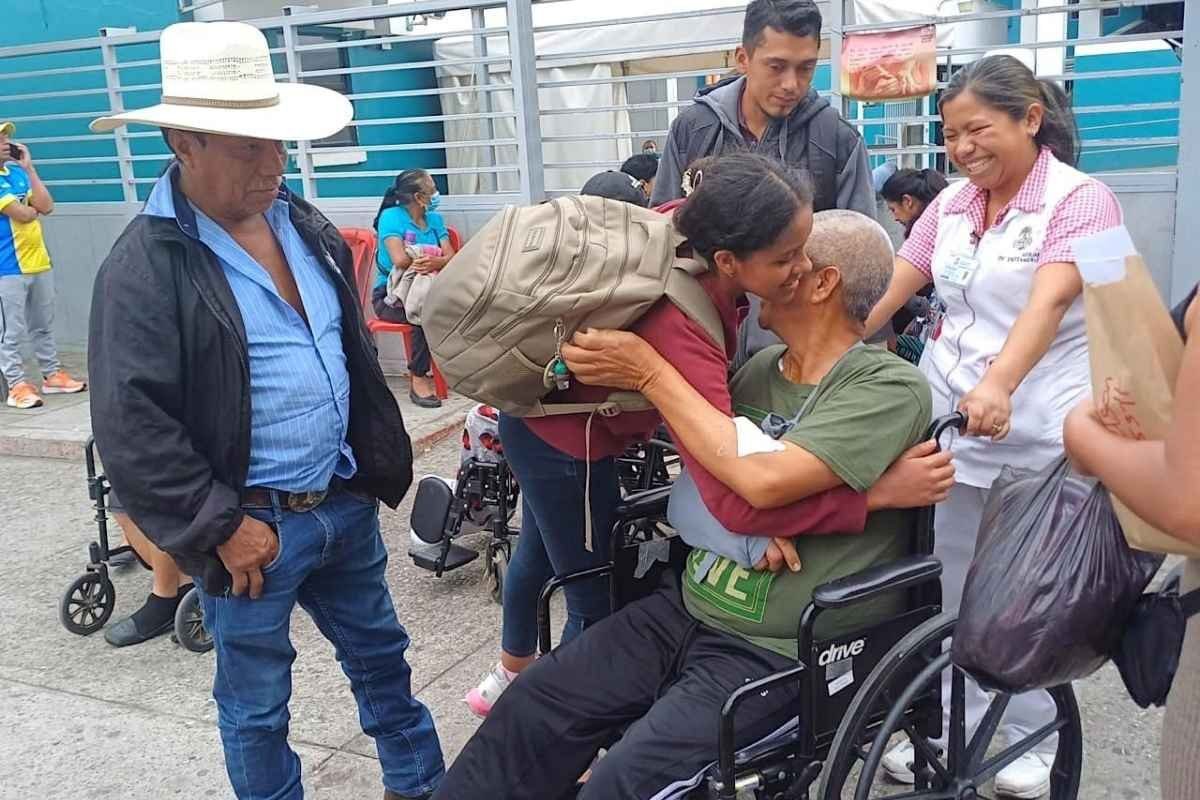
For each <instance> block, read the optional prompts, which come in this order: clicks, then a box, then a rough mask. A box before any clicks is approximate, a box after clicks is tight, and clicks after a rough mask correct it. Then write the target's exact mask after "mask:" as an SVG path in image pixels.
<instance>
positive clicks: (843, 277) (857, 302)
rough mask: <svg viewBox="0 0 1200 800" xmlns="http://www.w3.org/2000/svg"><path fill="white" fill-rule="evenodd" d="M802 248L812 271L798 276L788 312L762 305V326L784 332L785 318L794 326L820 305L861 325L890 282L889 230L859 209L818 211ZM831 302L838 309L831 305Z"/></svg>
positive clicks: (893, 255) (850, 321)
mask: <svg viewBox="0 0 1200 800" xmlns="http://www.w3.org/2000/svg"><path fill="white" fill-rule="evenodd" d="M805 252H806V253H807V255H808V258H809V260H810V261H812V271H811V272H808V273H806V274H805V275H804V276H803V277H802V278H801V280H800V286H799V287H798V288H797V290H796V295H795V298H794V299H793V300H792V302H791V303H789V304H788V305H787V310H786V311H784V310H783V309H775V308H768V307H767V306H766V305H764V308H763V315H762V323H763V325H765V326H768V327H770V328H771V329H772V330H774V331H775V332H776V333H778V334H780V336H783V333H782V327H783V326H784V325H786V324H787V321H786V319H785V318H793V317H794V318H795V321H796V322H797V323H798V324H806V323H807V322H810V321H811V319H812V316H813V315H814V314H815V313H817V309H816V308H815V307H818V306H819V307H827V308H829V310H830V311H831V312H832V311H834V310H836V312H837V313H836V315H833V317H841V318H843V319H844V321H845V322H846V323H848V324H850V325H851V326H855V327H861V326H862V325H863V324H864V323H865V322H866V321H867V317H868V316H869V315H870V313H871V309H873V308H874V307H875V304H876V303H878V302H879V301H880V299H882V298H883V295H884V293H885V292H887V289H888V285H889V284H890V283H891V280H892V266H893V262H894V261H895V251H894V250H893V249H892V242H891V239H890V238H889V237H888V235H887V232H886V231H885V230H884V229H883V227H882V226H880V224H879V223H878V222H876V221H875V220H873V219H871V218H870V217H868V216H865V215H863V214H860V213H858V212H857V211H846V210H842V209H831V210H829V211H820V212H817V213H816V214H814V215H813V229H812V235H811V236H809V238H808V244H807V246H806V247H805ZM834 304H836V309H835V308H833V307H831V306H832V305H834ZM780 312H783V313H780ZM823 316H825V317H826V318H827V319H828V321H829V322H834V321H836V319H834V318H830V315H823ZM785 339H786V337H785Z"/></svg>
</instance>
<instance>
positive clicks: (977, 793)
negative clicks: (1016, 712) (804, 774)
mask: <svg viewBox="0 0 1200 800" xmlns="http://www.w3.org/2000/svg"><path fill="white" fill-rule="evenodd" d="M955 619H956V615H954V614H952V613H945V614H941V615H939V616H937V617H934V618H933V619H931V620H929V621H928V622H926V623H925V624H923V625H921V626H920V627H918V628H916V629H915V630H914V631H912V633H910V634H909V635H908V636H906V637H905V638H903V639H902V640H900V642H898V643H897V644H896V646H895V647H894V648H892V650H891V651H890V652H889V653H888V654H887V655H886V656H884V658H883V659H882V660H881V661H880V662H879V664H878V665H876V667H875V669H874V670H872V672H871V674H870V675H869V676H868V677H867V679H866V681H864V682H863V685H862V686H861V688H860V689H859V690H858V693H857V694H856V695H855V697H854V700H853V701H852V702H851V704H850V707H849V708H848V709H847V710H846V714H845V716H844V717H843V718H842V722H841V724H840V725H839V726H838V730H837V734H836V735H835V737H834V740H833V743H832V745H831V746H830V750H829V757H828V759H827V760H826V763H825V770H824V773H823V775H822V778H821V787H820V792H819V794H818V797H820V798H821V800H848V798H854V800H867V798H869V797H871V796H873V792H875V793H878V790H879V786H881V785H884V778H883V776H882V775H881V774H880V773H881V772H882V769H881V766H880V761H881V760H882V758H883V756H884V754H885V753H886V752H887V750H888V749H889V747H888V746H889V744H894V742H892V741H891V739H892V737H893V736H894V735H896V734H903V735H904V736H906V737H907V739H908V741H909V742H910V743H911V744H912V746H913V748H914V750H915V752H916V759H917V761H918V762H924V764H923V765H922V764H916V765H914V769H913V772H914V776H915V778H916V783H915V785H914V786H913V787H912V789H911V790H910V791H904V792H902V793H901V794H894V793H884V794H883V795H881V796H887V797H894V798H895V799H896V800H899V798H913V799H914V800H916V798H926V800H934V799H935V798H946V800H975V799H976V798H982V797H990V796H992V794H991V792H990V790H989V791H988V792H987V793H985V792H984V787H985V786H987V785H988V784H989V783H990V782H991V781H992V779H993V778H994V777H995V775H996V773H998V772H999V771H1000V770H1002V769H1003V768H1004V767H1006V766H1008V765H1009V764H1011V763H1012V762H1013V761H1015V760H1016V759H1017V758H1019V757H1020V756H1021V755H1023V754H1025V753H1027V752H1029V751H1030V750H1032V749H1033V748H1034V747H1035V746H1036V745H1037V744H1038V743H1039V742H1040V741H1041V740H1042V739H1044V738H1045V737H1046V736H1048V735H1049V734H1051V733H1055V732H1057V733H1058V753H1057V756H1056V758H1055V761H1054V765H1053V767H1052V768H1051V773H1050V793H1049V798H1050V800H1075V798H1076V797H1077V796H1078V794H1079V781H1080V774H1081V771H1082V766H1083V734H1082V730H1081V727H1080V722H1079V706H1078V705H1077V704H1076V702H1075V694H1074V692H1073V691H1072V690H1071V687H1070V686H1059V687H1055V688H1053V689H1050V690H1049V693H1050V697H1051V699H1053V700H1054V704H1055V718H1054V721H1053V723H1051V724H1048V725H1047V726H1045V727H1043V728H1042V729H1041V730H1039V731H1036V732H1035V733H1034V734H1033V735H1031V736H1029V737H1027V738H1026V739H1024V740H1022V741H1020V742H1010V743H1006V744H1005V746H1004V747H1003V748H1000V747H997V746H991V745H993V743H994V740H995V734H996V730H997V728H998V726H999V724H1000V721H1001V718H1002V716H1003V714H1004V711H1005V709H1006V708H1007V705H1008V701H1009V699H1010V695H1006V694H996V695H993V697H992V701H991V703H990V704H989V706H988V709H987V711H986V713H985V714H984V716H983V718H982V719H981V720H980V722H979V725H978V728H977V729H976V731H975V733H974V735H968V733H969V732H968V731H967V730H966V724H965V716H966V701H965V697H964V691H965V683H964V680H965V677H966V676H965V674H964V673H963V672H962V671H961V670H959V669H957V668H954V672H953V678H952V683H951V687H952V688H951V702H950V727H949V731H948V733H949V736H948V737H947V736H945V733H943V737H944V738H945V739H946V741H947V742H948V744H947V745H946V748H945V751H943V749H942V748H941V747H939V746H938V745H937V744H935V742H934V736H933V735H930V734H936V732H937V730H939V729H940V728H941V725H940V719H939V718H940V706H939V705H938V704H937V703H936V698H937V696H938V695H939V694H940V692H939V689H940V686H941V681H942V672H943V670H944V669H945V668H947V667H949V666H950V663H951V662H950V653H949V651H948V647H945V645H948V643H949V639H950V636H951V635H952V634H953V632H954V624H955ZM877 776H878V777H877ZM891 785H892V786H893V787H896V788H901V787H899V786H897V785H896V784H891Z"/></svg>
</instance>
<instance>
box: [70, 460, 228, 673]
mask: <svg viewBox="0 0 1200 800" xmlns="http://www.w3.org/2000/svg"><path fill="white" fill-rule="evenodd" d="M83 458H84V464H85V466H86V468H87V488H88V499H89V500H90V501H91V503H92V508H93V509H94V510H95V512H96V514H95V516H94V517H93V519H94V520H95V522H96V534H97V536H96V540H95V541H93V542H90V543H89V544H88V563H87V565H86V566H85V568H84V573H83V574H82V575H80V576H79V577H78V578H76V579H75V580H74V581H72V582H71V585H70V586H68V587H67V591H66V592H64V593H63V597H62V600H61V601H60V602H59V610H58V617H59V621H60V622H62V624H63V627H64V628H66V629H67V630H68V631H70V632H71V633H74V634H76V635H78V636H90V635H91V634H93V633H95V632H96V631H98V630H100V629H101V628H103V627H104V625H105V624H106V623H107V622H108V620H109V618H110V617H111V616H112V613H113V609H114V608H115V607H116V604H117V591H116V587H115V586H114V585H113V582H112V578H110V577H109V574H108V573H109V562H110V561H111V560H112V559H113V557H114V556H118V555H121V554H123V553H133V554H134V555H135V556H136V555H137V554H136V553H134V551H133V547H131V546H130V545H128V544H123V545H120V546H119V547H112V546H110V545H109V539H108V511H109V509H108V495H109V494H110V493H111V492H112V487H111V486H109V483H108V479H107V478H105V477H104V474H103V473H101V472H99V471H98V470H97V468H96V442H95V440H94V439H93V438H92V437H88V440H87V442H85V443H84V445H83ZM137 560H138V561H139V562H141V558H140V557H139V558H138V559H137ZM143 566H146V565H145V564H143ZM147 569H149V567H148V566H147ZM171 638H172V639H173V640H174V641H175V642H177V643H178V644H180V645H182V646H183V647H184V648H185V649H187V650H191V651H192V652H194V653H204V652H207V651H209V650H211V649H212V647H213V641H212V636H211V635H209V633H208V631H206V630H205V629H204V611H203V608H202V607H201V605H200V595H199V594H198V593H197V592H196V589H195V587H193V588H192V589H191V591H189V592H188V593H187V594H186V595H184V597H183V599H182V600H181V601H180V602H179V608H178V609H177V610H176V612H175V632H174V633H173V634H172V635H171Z"/></svg>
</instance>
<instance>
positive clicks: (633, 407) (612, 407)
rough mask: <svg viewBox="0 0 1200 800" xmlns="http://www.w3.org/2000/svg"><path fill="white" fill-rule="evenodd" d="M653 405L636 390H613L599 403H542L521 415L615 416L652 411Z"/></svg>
mask: <svg viewBox="0 0 1200 800" xmlns="http://www.w3.org/2000/svg"><path fill="white" fill-rule="evenodd" d="M652 410H654V405H653V404H652V403H651V402H650V401H649V400H647V399H646V398H645V397H643V396H642V395H640V394H638V393H637V392H613V393H612V394H610V395H609V396H608V397H607V398H605V399H604V402H601V403H542V402H540V401H539V402H538V403H537V404H536V405H535V406H534V407H533V410H532V411H530V412H529V413H527V414H522V415H521V416H523V417H527V418H528V417H558V416H562V415H564V414H599V415H600V416H602V417H615V416H618V415H620V414H632V413H634V412H637V411H652Z"/></svg>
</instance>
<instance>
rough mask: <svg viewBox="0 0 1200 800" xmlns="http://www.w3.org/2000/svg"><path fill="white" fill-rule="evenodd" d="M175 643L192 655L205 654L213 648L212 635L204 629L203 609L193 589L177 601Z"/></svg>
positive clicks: (198, 596) (198, 594)
mask: <svg viewBox="0 0 1200 800" xmlns="http://www.w3.org/2000/svg"><path fill="white" fill-rule="evenodd" d="M174 639H175V641H177V642H179V644H181V645H183V648H184V649H185V650H191V651H192V652H193V653H207V652H208V651H209V650H212V648H213V640H212V634H210V633H209V632H208V631H207V630H205V628H204V607H203V606H201V605H200V593H199V592H197V591H196V589H195V587H192V588H191V589H190V590H188V593H187V594H185V595H184V596H183V599H182V600H180V601H179V607H178V608H176V609H175V636H174Z"/></svg>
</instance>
